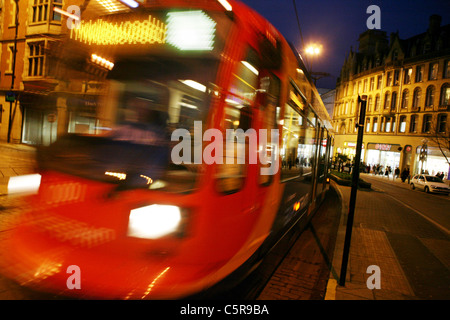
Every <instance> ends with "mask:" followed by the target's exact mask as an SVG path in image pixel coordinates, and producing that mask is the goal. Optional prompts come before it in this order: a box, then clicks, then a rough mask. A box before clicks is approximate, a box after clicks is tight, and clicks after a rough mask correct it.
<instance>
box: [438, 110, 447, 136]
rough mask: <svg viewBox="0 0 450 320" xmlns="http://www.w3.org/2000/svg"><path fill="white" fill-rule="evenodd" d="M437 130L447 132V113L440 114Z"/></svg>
mask: <svg viewBox="0 0 450 320" xmlns="http://www.w3.org/2000/svg"><path fill="white" fill-rule="evenodd" d="M437 119H438V121H437V127H436V131H437V132H438V133H445V132H447V130H448V128H447V115H446V114H445V113H441V114H438V118H437Z"/></svg>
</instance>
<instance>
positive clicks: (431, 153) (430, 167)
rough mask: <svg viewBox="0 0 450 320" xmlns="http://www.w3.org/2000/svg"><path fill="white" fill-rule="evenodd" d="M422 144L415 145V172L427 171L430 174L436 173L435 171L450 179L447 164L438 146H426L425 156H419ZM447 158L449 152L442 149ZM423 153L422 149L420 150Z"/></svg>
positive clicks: (449, 155) (448, 157)
mask: <svg viewBox="0 0 450 320" xmlns="http://www.w3.org/2000/svg"><path fill="white" fill-rule="evenodd" d="M422 149H423V146H422V145H420V146H417V148H416V157H415V158H416V166H415V168H416V169H415V173H419V172H422V173H427V174H430V175H433V176H434V175H436V174H437V173H441V172H443V173H444V177H445V178H446V179H450V177H449V175H450V172H449V164H448V162H447V160H446V159H445V157H444V155H443V154H442V152H441V150H440V149H439V148H438V147H432V146H428V147H427V149H426V156H425V157H421V156H420V155H421V150H422ZM444 152H445V155H446V157H447V159H450V152H449V151H448V150H444ZM422 153H423V151H422Z"/></svg>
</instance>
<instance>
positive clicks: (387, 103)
mask: <svg viewBox="0 0 450 320" xmlns="http://www.w3.org/2000/svg"><path fill="white" fill-rule="evenodd" d="M390 105H391V93H390V92H389V91H388V92H386V93H385V95H384V109H388V108H389V107H390Z"/></svg>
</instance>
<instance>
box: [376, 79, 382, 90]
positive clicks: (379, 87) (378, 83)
mask: <svg viewBox="0 0 450 320" xmlns="http://www.w3.org/2000/svg"><path fill="white" fill-rule="evenodd" d="M382 78H383V77H382V76H378V77H377V90H380V89H381V81H382Z"/></svg>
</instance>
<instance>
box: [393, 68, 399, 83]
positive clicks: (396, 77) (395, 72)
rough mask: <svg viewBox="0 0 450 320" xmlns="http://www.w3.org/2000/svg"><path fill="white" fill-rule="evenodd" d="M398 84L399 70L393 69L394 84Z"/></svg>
mask: <svg viewBox="0 0 450 320" xmlns="http://www.w3.org/2000/svg"><path fill="white" fill-rule="evenodd" d="M399 84H400V70H395V71H394V86H398V85H399Z"/></svg>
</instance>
